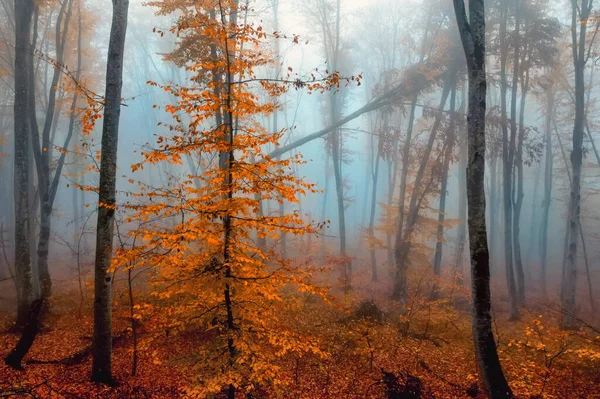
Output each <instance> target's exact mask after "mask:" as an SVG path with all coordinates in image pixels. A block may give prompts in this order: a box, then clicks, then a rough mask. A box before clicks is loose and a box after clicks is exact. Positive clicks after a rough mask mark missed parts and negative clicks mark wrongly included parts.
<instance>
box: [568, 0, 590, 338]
mask: <svg viewBox="0 0 600 399" xmlns="http://www.w3.org/2000/svg"><path fill="white" fill-rule="evenodd" d="M571 5H572V18H571V35H572V43H571V45H572V50H573V66H574V72H575V93H574V94H575V121H574V125H573V149H572V151H571V174H572V180H571V194H570V197H569V216H568V217H569V250H568V255H567V264H566V269H565V273H564V276H563V277H564V283H563V286H564V295H563V297H562V307H563V309H564V315H563V320H562V323H563V326H564V327H565V328H572V327H574V325H575V313H576V307H575V305H576V304H575V296H576V285H577V264H576V262H577V240H578V233H579V231H578V230H579V229H580V226H579V224H580V221H579V215H580V212H581V208H580V207H581V166H582V163H583V128H584V121H585V81H584V76H583V74H584V69H585V65H586V63H587V61H588V58H589V52H588V53H587V54H586V33H587V23H588V18H589V16H590V12H591V10H592V5H593V0H581V3H580V4H579V1H578V0H571ZM578 25H579V32H578V31H577V26H578ZM578 33H579V37H578Z"/></svg>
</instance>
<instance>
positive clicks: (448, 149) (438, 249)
mask: <svg viewBox="0 0 600 399" xmlns="http://www.w3.org/2000/svg"><path fill="white" fill-rule="evenodd" d="M455 108H456V83H455V84H454V86H453V87H452V93H451V94H450V123H449V126H448V130H447V134H446V143H445V149H444V163H443V165H442V179H441V180H442V181H441V187H440V206H439V212H438V226H437V236H436V243H435V256H434V261H433V274H435V276H436V278H437V279H439V278H440V276H441V274H442V254H443V248H444V247H443V242H444V220H445V217H446V195H447V191H448V169H449V168H450V158H451V157H452V150H453V149H454V141H455V137H456V133H455V132H454V129H455V119H456V117H455ZM438 297H439V292H438V284H437V280H436V281H435V282H434V285H433V289H432V290H431V299H432V300H436V299H437V298H438Z"/></svg>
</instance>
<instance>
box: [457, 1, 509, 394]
mask: <svg viewBox="0 0 600 399" xmlns="http://www.w3.org/2000/svg"><path fill="white" fill-rule="evenodd" d="M453 3H454V10H455V13H456V20H457V23H458V30H459V32H460V37H461V41H462V43H463V48H464V51H465V56H466V58H467V67H468V70H469V108H468V149H469V160H468V165H467V201H468V207H469V210H468V212H469V238H470V240H469V243H470V244H469V247H470V253H471V280H472V283H471V284H472V289H471V293H472V300H473V310H472V312H473V338H474V341H475V353H476V357H477V364H478V366H479V372H480V374H481V379H482V381H483V384H484V387H485V391H486V393H487V394H488V396H489V397H490V398H492V399H504V398H512V397H513V394H512V391H511V389H510V387H509V386H508V383H507V381H506V378H505V377H504V372H503V371H502V366H501V364H500V359H499V358H498V352H497V349H496V341H495V340H494V334H493V331H492V314H491V303H490V302H491V298H490V256H489V255H490V254H489V250H488V244H487V231H486V224H485V192H484V189H485V187H484V174H485V113H486V98H485V96H486V88H487V87H486V86H487V82H486V73H485V8H484V0H469V14H470V17H469V19H467V13H466V10H465V4H464V2H463V0H453Z"/></svg>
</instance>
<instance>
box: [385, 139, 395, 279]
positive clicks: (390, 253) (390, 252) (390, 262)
mask: <svg viewBox="0 0 600 399" xmlns="http://www.w3.org/2000/svg"><path fill="white" fill-rule="evenodd" d="M397 152H398V149H397V148H396V149H395V151H394V154H396V153H397ZM388 174H389V176H388V183H389V184H388V186H389V187H388V208H390V209H391V208H392V205H393V203H394V192H395V191H396V178H397V177H398V164H397V160H396V159H395V158H392V159H390V160H389V161H388ZM392 238H393V234H392V232H391V231H388V232H387V234H386V237H385V240H386V247H387V267H388V274H389V276H390V277H393V276H394V273H393V271H394V247H393V246H392Z"/></svg>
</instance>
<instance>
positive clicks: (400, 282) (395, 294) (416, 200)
mask: <svg viewBox="0 0 600 399" xmlns="http://www.w3.org/2000/svg"><path fill="white" fill-rule="evenodd" d="M457 68H458V66H457V63H456V61H453V62H452V65H451V66H449V67H448V70H447V71H446V76H445V78H444V84H443V89H442V96H441V99H440V105H439V108H438V111H437V115H436V117H435V120H434V122H433V126H432V127H431V133H430V134H429V139H428V141H427V146H426V148H425V153H424V154H423V155H422V159H421V163H420V165H419V169H418V171H417V175H416V176H415V181H414V183H413V189H412V193H411V197H410V203H409V206H408V213H407V215H406V222H405V223H406V227H405V228H404V231H401V230H398V235H399V236H400V238H398V237H396V247H395V256H396V275H395V278H394V286H393V291H392V299H396V300H402V299H404V298H405V297H406V294H407V287H406V270H407V268H408V255H409V252H410V248H411V236H412V234H413V232H414V229H415V225H416V223H417V218H418V216H419V210H420V207H421V201H422V199H423V197H424V196H425V192H426V190H427V188H424V189H423V191H421V184H422V182H423V178H424V177H425V168H426V167H427V164H428V162H429V157H430V155H431V151H432V150H433V144H434V143H435V139H436V137H437V134H438V130H439V129H440V126H441V122H442V113H443V111H444V107H445V105H446V101H447V99H448V95H449V93H450V89H451V88H452V87H453V86H454V82H455V79H456V74H457Z"/></svg>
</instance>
